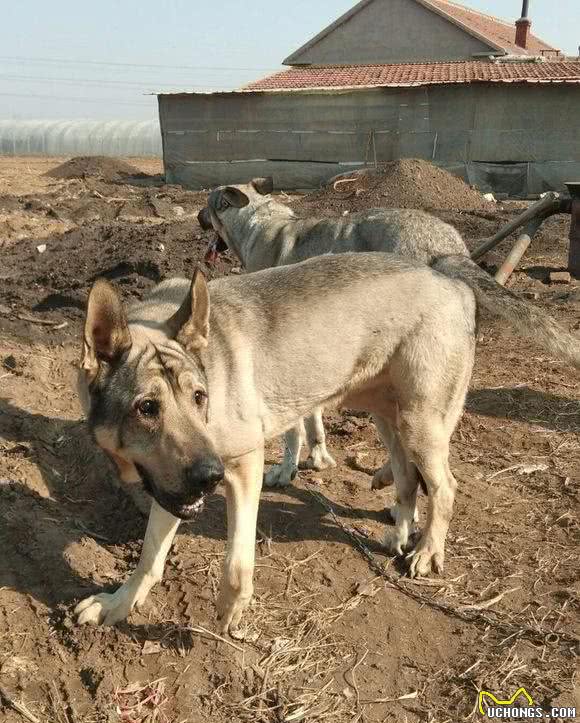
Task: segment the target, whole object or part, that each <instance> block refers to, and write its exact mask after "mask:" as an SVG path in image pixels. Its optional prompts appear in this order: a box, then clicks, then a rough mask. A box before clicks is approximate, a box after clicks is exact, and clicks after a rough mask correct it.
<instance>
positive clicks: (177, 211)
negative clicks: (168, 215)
mask: <svg viewBox="0 0 580 723" xmlns="http://www.w3.org/2000/svg"><path fill="white" fill-rule="evenodd" d="M173 213H174V214H175V215H176V216H184V215H185V209H184V208H183V206H174V207H173Z"/></svg>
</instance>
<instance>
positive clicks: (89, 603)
mask: <svg viewBox="0 0 580 723" xmlns="http://www.w3.org/2000/svg"><path fill="white" fill-rule="evenodd" d="M132 607H133V605H132V603H131V600H130V597H129V595H128V594H127V591H126V590H124V588H123V587H120V588H119V589H118V590H117V591H116V592H114V593H112V594H111V593H106V592H102V593H100V594H99V595H92V596H91V597H88V598H86V599H85V600H82V601H81V602H80V603H79V604H78V605H77V606H76V608H75V615H76V616H77V622H78V624H79V625H87V624H88V625H115V623H119V622H121V620H125V618H126V617H127V615H129V613H130V612H131V609H132Z"/></svg>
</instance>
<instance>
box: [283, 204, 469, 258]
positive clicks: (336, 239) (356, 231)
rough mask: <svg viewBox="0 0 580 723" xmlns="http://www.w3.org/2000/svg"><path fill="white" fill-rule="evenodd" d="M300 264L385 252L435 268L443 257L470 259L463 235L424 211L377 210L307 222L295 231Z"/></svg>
mask: <svg viewBox="0 0 580 723" xmlns="http://www.w3.org/2000/svg"><path fill="white" fill-rule="evenodd" d="M293 232H294V236H295V242H294V247H293V257H294V260H296V261H299V260H300V261H303V260H304V259H306V258H310V257H312V256H317V255H319V254H320V253H345V252H350V251H355V252H360V251H383V252H388V253H396V254H400V255H402V256H405V257H407V258H410V259H415V260H417V261H421V262H423V263H426V264H431V263H433V261H435V259H437V258H439V257H441V256H449V255H462V256H467V255H468V253H469V252H468V250H467V247H466V246H465V243H464V241H463V239H462V238H461V235H460V233H459V232H458V231H457V230H456V229H455V228H453V226H450V225H449V224H447V223H445V222H444V221H441V220H440V219H438V218H436V217H435V216H431V215H430V214H428V213H425V212H424V211H419V210H415V209H399V208H391V209H388V208H373V209H369V210H368V211H361V212H359V213H353V214H349V215H348V216H344V217H342V218H328V219H305V220H303V221H298V222H297V223H296V228H295V229H293Z"/></svg>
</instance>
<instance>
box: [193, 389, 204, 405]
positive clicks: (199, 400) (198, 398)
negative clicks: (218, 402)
mask: <svg viewBox="0 0 580 723" xmlns="http://www.w3.org/2000/svg"><path fill="white" fill-rule="evenodd" d="M193 398H194V400H195V403H196V404H197V406H198V407H201V406H202V404H203V403H204V402H205V400H206V398H207V394H206V393H205V392H204V391H202V390H201V389H198V390H197V391H196V392H195V394H194V395H193Z"/></svg>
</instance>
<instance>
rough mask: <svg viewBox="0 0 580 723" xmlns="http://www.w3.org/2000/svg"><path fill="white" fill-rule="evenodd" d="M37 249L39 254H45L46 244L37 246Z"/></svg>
mask: <svg viewBox="0 0 580 723" xmlns="http://www.w3.org/2000/svg"><path fill="white" fill-rule="evenodd" d="M36 250H37V251H38V253H39V254H43V253H44V252H45V251H46V244H40V246H37V247H36Z"/></svg>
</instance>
